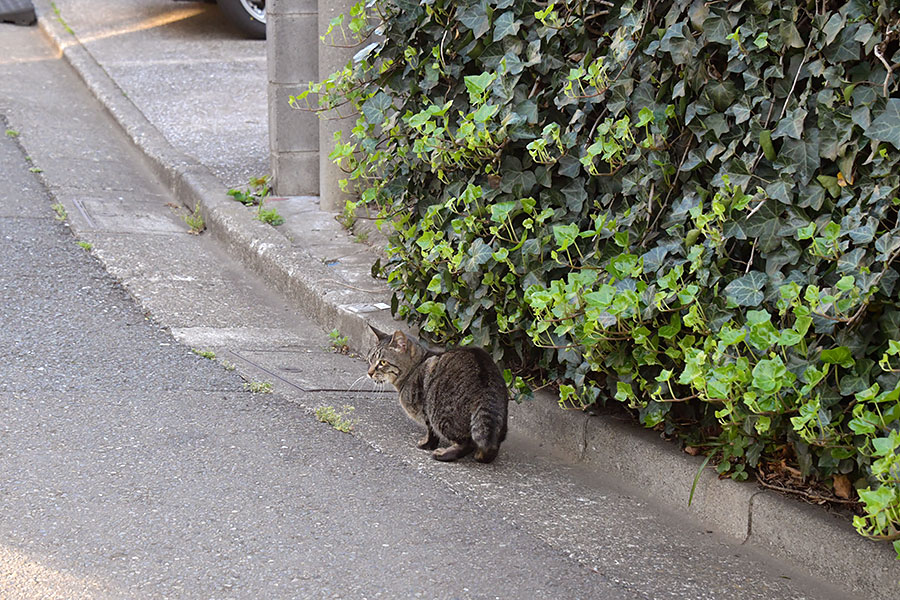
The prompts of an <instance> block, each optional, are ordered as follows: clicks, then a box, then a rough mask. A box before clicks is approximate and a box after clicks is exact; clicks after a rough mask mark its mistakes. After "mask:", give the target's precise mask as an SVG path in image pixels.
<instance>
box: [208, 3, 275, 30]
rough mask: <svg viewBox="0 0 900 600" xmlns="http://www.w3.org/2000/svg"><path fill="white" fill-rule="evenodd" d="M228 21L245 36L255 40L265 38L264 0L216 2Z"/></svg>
mask: <svg viewBox="0 0 900 600" xmlns="http://www.w3.org/2000/svg"><path fill="white" fill-rule="evenodd" d="M217 2H218V4H219V8H221V9H222V13H223V14H224V15H225V16H226V17H227V18H228V20H229V21H231V22H232V23H234V24H235V25H237V27H238V29H240V30H241V31H243V32H244V33H245V34H246V35H248V36H249V37H252V38H256V39H259V40H261V39H264V38H265V37H266V0H217Z"/></svg>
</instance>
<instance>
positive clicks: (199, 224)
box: [181, 204, 206, 235]
mask: <svg viewBox="0 0 900 600" xmlns="http://www.w3.org/2000/svg"><path fill="white" fill-rule="evenodd" d="M181 218H182V219H184V222H185V223H187V226H188V227H189V228H190V231H189V232H188V233H191V234H193V235H200V234H201V233H202V232H203V230H204V229H206V221H204V220H203V215H201V214H200V205H199V204H198V205H197V206H196V207H195V208H194V212H193V214H189V215H184V216H183V217H181Z"/></svg>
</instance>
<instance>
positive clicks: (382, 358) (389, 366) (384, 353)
mask: <svg viewBox="0 0 900 600" xmlns="http://www.w3.org/2000/svg"><path fill="white" fill-rule="evenodd" d="M372 331H373V332H375V335H376V336H377V337H378V341H377V342H376V343H375V345H374V346H372V349H371V350H369V354H368V356H367V357H366V359H367V360H368V363H369V371H368V375H369V378H371V379H372V380H373V381H376V382H378V383H390V384H391V385H393V386H396V385H397V381H398V380H400V379H402V378H403V376H404V375H405V374H406V373H407V372H408V371H409V369H411V368H412V366H413V359H412V357H411V356H410V354H411V353H410V350H411V343H410V340H409V338H407V337H406V335H405V334H404V333H403V332H402V331H395V332H394V335H390V334H387V333H382V332H381V331H378V330H377V329H375V328H374V327H372Z"/></svg>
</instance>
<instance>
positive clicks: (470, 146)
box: [296, 0, 900, 553]
mask: <svg viewBox="0 0 900 600" xmlns="http://www.w3.org/2000/svg"><path fill="white" fill-rule="evenodd" d="M898 14H900V0H850V1H837V0H779V1H778V2H775V1H774V0H722V1H719V2H706V1H702V0H610V1H606V0H600V1H586V0H569V1H562V2H531V1H521V0H516V1H514V0H490V1H489V0H464V1H461V2H450V1H448V0H423V1H422V2H419V1H418V0H416V1H403V0H369V1H368V2H365V3H361V4H360V5H358V6H357V7H356V8H355V9H354V12H353V14H352V15H351V19H350V20H349V21H348V22H347V23H346V24H345V23H344V22H342V21H341V20H337V21H335V23H334V31H333V32H332V34H331V35H332V36H333V35H334V34H335V33H336V32H338V31H340V30H342V29H344V28H345V27H349V29H350V30H352V32H353V34H354V35H359V36H365V35H366V34H367V33H369V32H371V29H370V27H371V25H372V24H373V23H374V24H376V25H377V26H378V29H377V30H376V31H374V33H375V34H376V35H375V37H372V38H370V39H369V40H366V41H365V42H364V43H363V44H362V45H361V50H360V51H359V53H358V54H357V55H356V57H355V58H354V60H353V61H351V63H350V64H349V65H348V66H347V68H346V69H345V70H343V71H342V72H339V73H335V74H334V75H333V76H331V77H330V78H328V79H327V80H325V81H323V82H321V83H319V84H315V85H312V86H311V91H313V92H317V93H318V94H319V98H320V102H321V103H322V105H324V106H329V107H334V106H340V105H341V104H342V103H348V102H349V105H350V106H351V107H353V108H355V109H356V110H358V111H359V119H358V122H357V125H356V128H355V129H354V130H353V132H352V135H350V136H348V137H347V138H346V139H339V140H338V141H337V145H336V149H335V151H334V154H333V158H335V159H336V160H340V161H342V162H343V164H344V165H345V167H346V168H347V170H348V172H349V177H348V179H349V181H350V183H351V185H355V186H357V187H358V189H359V190H360V194H361V198H360V202H362V203H365V204H367V205H370V206H377V208H378V210H379V211H380V217H381V219H382V220H383V222H384V223H387V224H389V227H388V230H389V234H390V241H391V248H390V256H391V257H392V258H391V260H390V263H389V264H385V265H378V268H380V269H383V271H384V273H386V274H387V277H388V279H389V281H390V282H391V284H392V285H393V288H394V289H395V297H394V310H395V311H396V312H399V314H401V315H404V316H406V317H407V318H408V319H410V320H411V321H414V322H417V323H418V324H420V325H421V326H422V328H423V329H424V330H425V331H426V332H429V334H430V335H432V336H433V337H434V338H435V339H436V340H437V341H444V342H463V343H474V344H477V345H480V346H485V347H489V348H491V349H492V350H493V352H494V354H495V356H496V357H498V358H500V359H503V361H504V362H505V364H506V365H507V366H510V367H511V368H512V370H513V372H514V373H516V374H518V377H515V378H511V379H513V381H511V383H515V385H517V386H518V388H519V390H520V391H526V389H527V384H526V381H531V382H532V383H534V382H535V380H533V379H529V376H531V375H534V374H535V373H540V375H541V377H542V378H543V381H549V382H555V383H557V384H558V385H559V390H560V400H561V402H563V403H565V404H569V405H572V404H574V405H575V406H579V407H584V406H588V405H591V404H592V403H595V402H603V401H605V400H606V399H607V398H615V399H616V400H618V401H621V402H623V403H625V404H627V405H628V406H629V407H631V408H632V409H634V410H635V411H636V413H637V414H638V415H639V418H640V420H641V422H642V423H643V424H644V425H646V426H648V427H657V428H661V429H664V430H665V431H666V432H669V433H671V434H677V435H679V436H681V437H682V438H683V439H684V440H685V442H686V443H687V444H690V445H691V446H692V447H696V448H703V449H704V450H705V451H706V452H707V453H710V454H715V456H716V457H717V459H718V461H719V472H720V473H723V474H728V475H730V476H731V477H734V478H735V479H745V478H746V477H747V476H748V473H750V472H753V471H754V470H757V469H765V468H766V466H767V465H771V464H774V463H781V464H788V465H791V466H793V467H794V468H796V469H798V470H799V471H800V472H801V473H802V474H803V476H804V477H806V478H807V479H808V480H816V481H818V482H821V483H824V484H830V483H831V482H832V481H834V480H835V478H837V477H839V476H841V477H844V478H849V480H850V481H852V482H854V483H855V487H856V488H857V494H858V498H859V500H860V502H861V508H862V510H861V511H860V516H858V517H856V519H855V525H856V527H857V529H858V530H859V532H860V533H862V534H863V535H866V536H870V537H874V538H881V539H892V540H897V539H898V531H900V455H898V448H900V400H898V399H900V387H898V381H900V285H898V279H900V274H898V271H897V269H896V265H895V260H896V259H897V257H898V255H900V222H898V210H900V208H898V205H900V198H898V196H900V192H898V188H900V94H898V81H900V69H896V68H897V67H900V64H898V61H900V52H898V38H900V16H898ZM345 31H346V30H345ZM366 44H367V45H366ZM895 69H896V70H898V72H897V73H894V72H893V71H894V70H895ZM305 95H306V94H301V96H300V97H298V98H297V99H296V101H298V102H299V101H301V99H302V97H303V96H305ZM345 110H346V109H345ZM350 208H351V209H352V208H355V207H354V206H352V205H351V207H350ZM538 383H539V382H538ZM895 548H896V549H897V550H898V553H900V541H895Z"/></svg>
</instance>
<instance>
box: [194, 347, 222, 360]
mask: <svg viewBox="0 0 900 600" xmlns="http://www.w3.org/2000/svg"><path fill="white" fill-rule="evenodd" d="M191 352H193V353H194V354H196V355H197V356H202V357H203V358H206V359H209V360H215V359H216V353H215V352H213V351H212V350H200V349H198V348H191Z"/></svg>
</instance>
